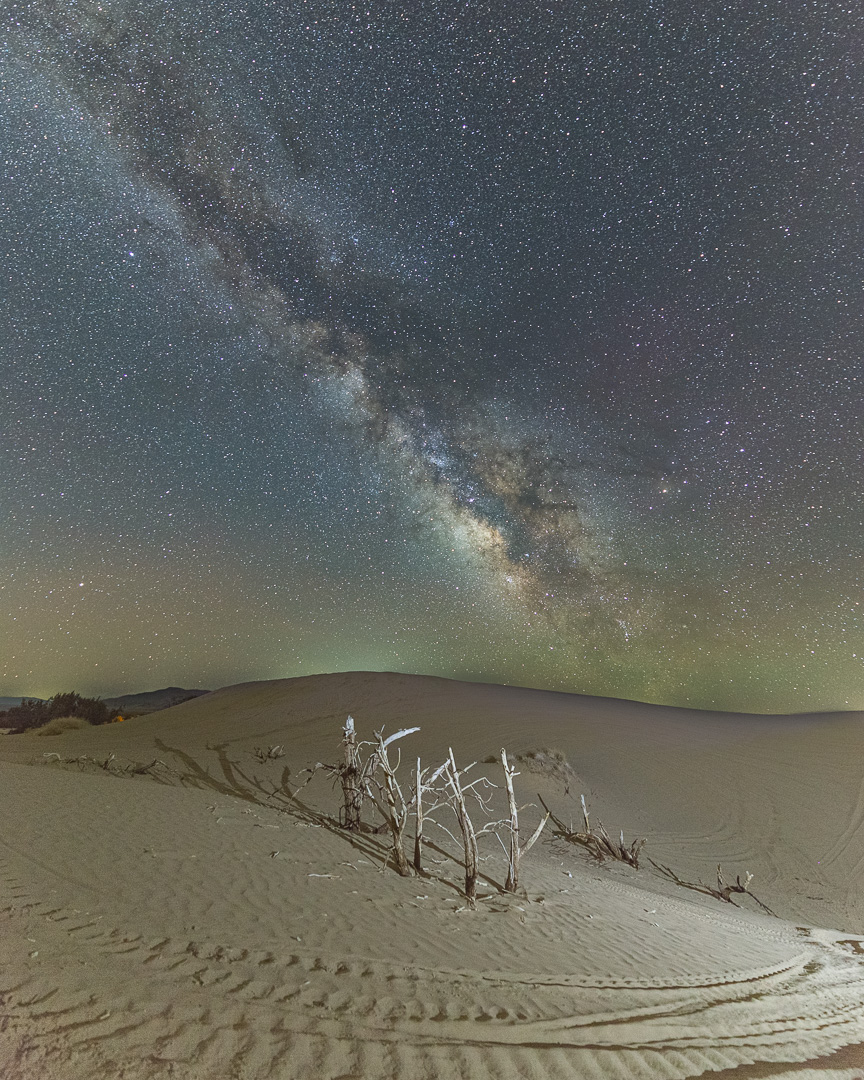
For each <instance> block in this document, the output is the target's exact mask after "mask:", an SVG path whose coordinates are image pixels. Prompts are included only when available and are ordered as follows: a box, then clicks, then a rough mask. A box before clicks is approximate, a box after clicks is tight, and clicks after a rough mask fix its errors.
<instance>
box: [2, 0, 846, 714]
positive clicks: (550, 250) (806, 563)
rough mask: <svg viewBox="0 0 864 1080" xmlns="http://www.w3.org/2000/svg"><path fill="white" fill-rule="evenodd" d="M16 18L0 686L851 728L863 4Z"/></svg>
mask: <svg viewBox="0 0 864 1080" xmlns="http://www.w3.org/2000/svg"><path fill="white" fill-rule="evenodd" d="M0 11H2V20H3V21H2V31H0V45H2V52H0V57H2V59H0V87H2V90H0V93H2V111H0V163H2V191H0V298H2V299H0V327H2V331H0V365H2V367H0V370H2V387H3V395H2V457H0V694H8V695H14V694H18V695H20V694H36V695H40V696H48V695H50V694H52V693H55V692H57V691H59V690H69V689H76V690H78V691H79V692H82V693H90V694H95V693H98V694H114V693H123V692H131V691H140V690H147V689H153V688H155V687H157V686H164V685H167V684H179V685H182V686H191V687H210V688H213V687H216V686H220V685H225V684H228V683H234V682H239V681H243V680H248V679H267V678H282V677H288V676H294V675H304V674H313V673H316V672H321V671H337V670H350V669H358V668H364V669H365V668H368V669H375V670H398V671H407V672H422V673H430V674H439V675H445V676H449V677H454V678H469V679H482V680H485V681H494V682H506V683H512V684H519V685H525V686H541V687H547V688H551V689H558V690H572V691H578V692H584V693H591V694H602V695H607V696H614V697H626V698H634V699H639V700H644V701H655V702H664V703H671V704H676V705H692V706H697V707H700V708H721V709H736V710H747V711H768V712H772V711H773V712H781V711H782V712H785V711H799V712H800V711H812V710H816V709H846V708H854V709H864V634H862V615H861V600H862V590H861V574H862V567H861V550H862V486H864V485H862V478H864V472H862V444H864V438H862V415H864V403H862V386H864V363H862V346H864V304H862V300H864V295H862V251H864V208H862V188H864V155H862V148H864V14H862V11H861V8H860V7H859V5H857V4H844V3H842V2H839V0H811V2H808V3H802V2H800V0H771V2H769V0H763V2H755V0H747V2H744V0H741V2H733V3H728V2H727V3H723V2H719V3H712V4H696V3H694V2H692V0H691V2H683V0H667V2H656V3H654V2H649V0H603V2H599V0H589V2H581V3H577V2H573V3H570V2H561V0H549V2H540V0H538V2H534V0H523V2H515V0H514V2H509V3H504V2H500V0H499V2H496V3H489V2H479V0H475V2H471V3H453V2H450V3H444V2H438V0H409V2H405V3H401V4H399V3H383V2H379V0H375V2H369V3H357V4H356V5H352V4H351V3H350V2H349V0H338V2H335V0H334V2H330V3H327V2H324V0H309V2H305V3H301V2H298V0H278V2H273V3H270V2H267V0H252V2H249V3H242V2H241V3H219V2H213V0H206V2H205V0H197V2H196V0H179V2H177V0H171V2H170V3H164V2H156V0H101V2H96V0H77V2H76V0H64V2H59V0H34V2H32V3H23V2H22V3H18V4H15V3H10V2H4V3H2V5H0Z"/></svg>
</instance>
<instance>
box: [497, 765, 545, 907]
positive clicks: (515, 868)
mask: <svg viewBox="0 0 864 1080" xmlns="http://www.w3.org/2000/svg"><path fill="white" fill-rule="evenodd" d="M501 765H502V766H503V768H504V785H505V787H506V788H507V803H508V806H509V808H510V851H509V852H508V855H507V860H508V866H507V880H506V882H505V883H504V891H505V892H512V893H515V892H516V890H517V889H518V888H519V863H520V861H521V859H522V856H523V855H524V854H525V852H526V851H529V850H530V849H531V848H532V847H533V846H534V844H536V843H537V841H538V840H539V838H540V833H541V832H543V826H544V825H545V824H546V822H547V821H548V820H549V811H548V810H547V811H546V816H545V817H544V818H543V820H542V821H541V822H540V824H539V825H538V826H537V828H536V829H535V830H534V832H533V833H532V835H531V838H530V839H529V840H527V841H526V842H525V843H524V844H523V845H522V846H521V847H520V846H519V809H518V807H517V806H516V795H515V793H514V791H513V777H514V776H518V775H519V773H517V772H516V770H515V768H514V767H513V766H512V765H510V764H509V762H508V761H507V751H506V750H505V749H504V747H503V746H502V747H501ZM499 839H500V838H499ZM502 846H503V845H502Z"/></svg>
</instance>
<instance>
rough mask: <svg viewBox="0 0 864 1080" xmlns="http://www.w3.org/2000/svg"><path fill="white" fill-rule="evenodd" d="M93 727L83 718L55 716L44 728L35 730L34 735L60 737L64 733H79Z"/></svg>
mask: <svg viewBox="0 0 864 1080" xmlns="http://www.w3.org/2000/svg"><path fill="white" fill-rule="evenodd" d="M92 726H93V725H92V724H91V723H90V721H89V720H85V719H84V717H83V716H55V717H54V719H53V720H49V721H48V723H47V724H45V725H44V727H40V728H37V729H36V730H35V731H34V732H33V734H34V735H62V734H63V732H64V731H81V730H82V728H89V727H92Z"/></svg>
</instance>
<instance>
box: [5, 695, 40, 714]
mask: <svg viewBox="0 0 864 1080" xmlns="http://www.w3.org/2000/svg"><path fill="white" fill-rule="evenodd" d="M23 700H24V699H23V698H20V697H0V712H5V711H6V709H14V708H15V706H16V705H20V704H21V702H22V701H23ZM27 700H28V701H32V700H34V699H33V698H28V699H27ZM35 700H37V701H41V700H42V699H41V698H36V699H35Z"/></svg>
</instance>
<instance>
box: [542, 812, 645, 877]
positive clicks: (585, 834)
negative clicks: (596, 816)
mask: <svg viewBox="0 0 864 1080" xmlns="http://www.w3.org/2000/svg"><path fill="white" fill-rule="evenodd" d="M537 798H538V799H539V800H540V802H541V803H542V805H543V809H544V810H545V811H546V813H547V814H548V815H549V817H550V818H551V819H552V824H553V825H554V826H555V829H556V832H557V834H558V836H560V837H562V839H564V840H567V841H568V842H569V843H571V844H581V845H582V847H584V848H587V849H588V851H590V852H591V854H592V855H593V856H594V858H595V859H597V860H598V862H603V860H604V859H616V860H617V861H618V862H623V863H627V864H628V866H632V867H633V869H634V870H638V869H639V854H640V852H641V851H642V848H643V847H644V846H645V843H646V841H645V839H644V838H643V839H641V840H634V841H633V842H632V843H631V844H630V846H629V847H628V846H627V844H625V842H624V830H623V829H622V830H621V836H620V839H619V840H613V839H612V837H611V836H610V835H609V834H608V833H607V832H606V830H605V829H604V828H603V822H602V821H598V822H597V827H596V829H593V828H592V827H591V822H590V820H589V817H588V808H587V807H586V805H585V796H584V795H583V796H582V818H583V821H584V823H585V828H584V831H581V832H580V831H574V830H573V829H568V828H567V826H566V825H565V824H564V822H563V821H562V820H561V819H560V818H557V817H556V816H555V815H554V814H553V813H552V811H551V810H550V809H549V807H548V806H547V805H546V803H545V802H544V801H543V796H542V795H538V796H537Z"/></svg>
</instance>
